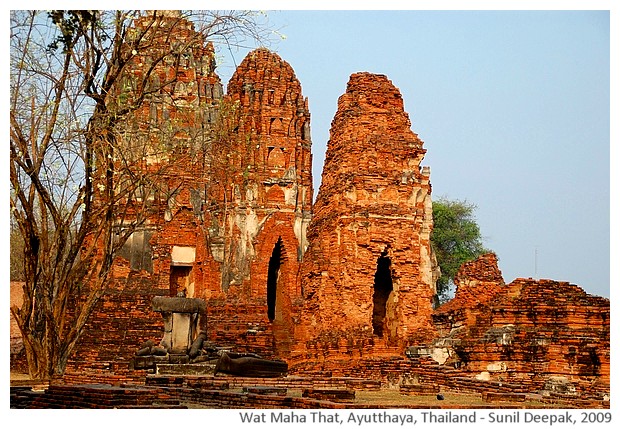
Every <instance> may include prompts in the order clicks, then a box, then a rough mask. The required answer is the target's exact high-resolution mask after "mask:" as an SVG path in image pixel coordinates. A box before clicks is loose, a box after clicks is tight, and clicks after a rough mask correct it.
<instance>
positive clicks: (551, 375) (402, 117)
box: [65, 15, 610, 401]
mask: <svg viewBox="0 0 620 429" xmlns="http://www.w3.org/2000/svg"><path fill="white" fill-rule="evenodd" d="M141 25H146V24H145V23H144V22H142V21H141V20H137V21H136V23H135V27H136V28H140V26H141ZM159 25H160V26H161V27H163V26H166V31H163V30H162V31H159V30H158V27H157V25H156V26H154V27H153V28H152V29H151V30H149V31H150V37H152V38H153V41H154V43H153V44H152V48H151V50H149V51H144V52H138V53H137V54H136V55H135V56H134V57H133V58H132V63H131V65H130V67H129V68H128V72H127V74H126V76H125V78H124V80H123V81H122V82H120V83H119V85H118V88H117V91H118V97H117V99H118V103H122V102H129V101H130V100H131V99H132V85H134V82H136V81H139V80H140V79H139V78H140V77H141V76H143V75H145V74H146V73H147V71H148V73H150V75H149V78H148V85H150V87H151V88H152V89H153V90H152V91H150V92H148V95H147V96H146V97H145V99H144V101H143V103H142V107H141V108H140V109H139V110H138V111H136V112H135V114H134V115H133V116H132V118H131V120H130V121H128V123H129V125H128V126H127V127H126V129H124V130H122V131H119V135H120V136H122V142H123V144H124V145H125V147H126V150H127V151H128V152H131V151H136V150H140V151H142V152H141V153H140V154H136V155H139V156H137V157H136V159H138V158H139V159H140V165H141V168H144V169H153V170H155V169H161V167H162V166H165V167H166V168H165V170H162V171H165V172H164V173H162V174H161V175H160V176H159V179H158V180H159V183H158V189H159V190H160V192H158V193H157V194H154V195H152V196H150V197H149V198H151V199H152V201H151V203H152V204H151V205H152V207H154V209H153V210H152V212H150V213H149V215H148V218H147V220H146V222H144V223H143V224H142V225H141V226H140V227H139V229H137V230H136V231H134V232H133V233H132V234H131V236H130V238H129V240H128V241H127V243H126V245H125V246H124V248H123V250H122V252H121V254H119V255H118V256H117V257H116V259H115V262H114V266H113V270H112V272H111V277H110V281H109V284H108V286H107V289H106V292H105V294H104V296H103V297H102V299H101V300H100V302H99V304H98V306H97V308H96V309H95V311H94V312H93V314H92V316H91V318H90V321H89V322H88V324H87V327H86V330H85V332H84V334H83V335H82V337H81V339H80V343H79V346H78V349H77V352H76V353H75V355H74V356H73V358H72V359H71V361H70V364H69V367H68V369H67V372H66V375H65V379H66V380H67V382H70V381H88V380H90V381H93V380H116V381H128V380H132V381H137V380H142V381H143V380H144V379H145V377H147V376H149V374H160V375H161V374H165V368H170V366H174V365H177V366H179V365H181V366H182V365H186V367H187V368H190V367H191V368H194V369H193V370H196V368H197V367H199V365H200V364H204V367H205V368H206V367H207V366H208V364H209V362H211V361H210V360H209V359H210V358H209V356H208V353H207V352H205V350H206V349H209V347H211V348H212V349H211V351H212V352H214V353H216V352H217V351H218V350H219V351H221V350H227V351H230V355H231V356H232V357H234V355H235V354H237V355H239V356H245V357H246V358H247V357H248V356H250V357H255V358H256V359H257V362H259V363H260V362H262V361H263V360H270V361H272V362H285V363H286V365H287V369H286V368H285V371H287V373H288V375H289V376H291V375H295V376H297V377H300V379H303V380H310V379H312V378H313V377H314V378H317V377H319V378H320V377H328V378H331V379H335V378H337V377H344V378H346V377H349V378H350V379H356V380H360V379H365V380H369V382H374V383H379V384H381V385H383V386H392V387H393V386H397V387H398V386H400V389H401V391H402V392H414V391H415V390H416V387H415V386H418V385H427V386H429V385H432V386H438V387H437V388H438V389H441V390H442V391H450V390H452V391H467V392H474V391H479V392H495V393H496V394H497V395H501V394H512V395H517V396H518V394H524V393H526V392H534V391H536V392H538V391H547V392H551V393H552V394H553V395H556V396H555V397H556V398H564V397H571V398H579V399H580V400H601V401H602V400H603V398H604V397H606V395H608V394H609V383H610V381H609V374H610V323H609V315H610V305H609V300H608V299H605V298H600V297H596V296H592V295H589V294H587V293H586V292H584V291H583V290H582V289H581V288H579V287H578V286H575V285H573V284H569V283H565V282H556V281H552V280H534V279H525V278H518V279H516V280H514V281H513V282H512V283H510V284H505V282H504V279H503V278H502V274H501V272H500V270H499V268H498V265H497V257H496V256H495V255H494V254H487V255H483V256H481V257H480V258H479V259H477V260H475V261H471V262H468V263H466V264H464V265H463V266H462V267H461V269H460V271H459V272H458V274H457V276H456V278H455V279H454V283H455V284H456V287H457V289H456V294H455V297H454V298H453V299H452V300H450V301H448V302H447V303H445V304H443V305H441V306H439V307H437V308H436V307H435V306H434V302H435V300H436V289H435V284H436V281H437V278H438V277H439V274H440V272H439V267H438V266H437V261H436V259H435V256H434V252H433V248H432V247H431V242H430V237H431V233H432V230H433V214H432V205H433V202H432V197H431V195H432V194H431V173H430V168H429V167H428V166H425V165H423V160H424V156H425V153H426V151H427V149H428V150H432V142H429V145H428V146H427V147H425V144H424V142H423V141H422V140H421V139H420V138H419V137H418V135H417V134H416V133H414V132H413V131H412V130H411V121H410V118H409V115H408V114H407V112H406V111H405V109H404V104H403V98H402V96H401V94H400V91H399V89H398V88H397V87H396V86H395V85H394V84H393V83H392V82H391V81H390V80H389V79H388V77H386V76H384V75H380V74H372V73H366V72H363V73H354V74H352V75H351V76H350V78H349V81H348V83H347V86H346V89H344V92H343V94H342V95H341V96H340V98H339V99H338V109H337V112H336V114H335V116H334V118H333V121H332V125H331V130H330V138H329V142H328V144H327V151H326V155H325V164H324V166H323V173H322V177H321V186H320V189H319V190H318V193H317V197H316V200H315V201H314V202H313V195H314V189H313V177H312V150H311V149H312V142H311V133H310V116H311V115H310V111H309V109H308V99H307V98H306V97H304V95H303V92H302V85H301V83H300V82H299V80H298V79H297V77H296V76H295V72H294V70H293V68H292V67H291V66H290V65H289V64H288V63H287V62H286V61H285V60H283V59H282V58H280V56H278V55H277V54H276V53H274V52H271V51H269V50H267V49H262V48H261V49H257V50H254V51H252V52H250V53H249V54H248V55H247V56H246V57H245V59H244V60H243V61H242V62H241V63H240V64H239V66H238V67H237V69H236V71H235V72H234V74H233V76H232V78H231V79H230V81H229V82H228V85H227V88H226V90H224V88H223V85H222V83H221V81H220V78H219V77H218V75H217V74H216V71H215V59H214V58H215V57H214V50H213V47H212V45H211V44H210V43H209V42H208V41H207V40H204V38H202V37H201V36H200V35H199V34H198V33H197V32H195V31H194V30H193V26H192V24H191V23H190V22H188V21H185V20H184V19H182V18H180V17H178V16H174V15H164V16H163V17H161V18H160V21H159ZM170 28H174V32H173V33H171V32H170ZM128 37H129V38H131V34H129V35H128ZM171 44H176V46H178V54H177V55H175V56H169V57H166V58H165V59H164V60H163V61H161V62H156V58H158V56H160V55H161V54H162V52H164V51H163V50H162V49H163V48H162V47H166V49H169V47H170V45H171ZM151 67H154V69H151ZM128 100H129V101H128ZM144 142H147V144H146V145H145V144H144ZM144 147H148V148H149V149H148V150H145V149H144ZM138 148H139V149H138ZM119 227H120V228H122V225H119ZM207 345H208V346H207ZM139 349H140V353H137V352H136V351H137V350H139ZM199 349H200V350H199ZM259 358H260V359H259ZM220 360H221V359H220ZM231 362H232V363H230V362H229V363H227V364H226V365H227V366H226V368H228V367H232V366H234V365H233V364H234V359H232V360H231ZM218 365H224V364H222V363H218ZM272 369H273V368H272ZM223 371H224V372H225V369H224V370H223ZM230 371H232V370H230ZM215 372H217V371H215ZM213 373H214V371H213V368H212V369H211V372H210V374H211V377H212V378H213V379H217V377H214V376H213ZM304 377H306V378H304Z"/></svg>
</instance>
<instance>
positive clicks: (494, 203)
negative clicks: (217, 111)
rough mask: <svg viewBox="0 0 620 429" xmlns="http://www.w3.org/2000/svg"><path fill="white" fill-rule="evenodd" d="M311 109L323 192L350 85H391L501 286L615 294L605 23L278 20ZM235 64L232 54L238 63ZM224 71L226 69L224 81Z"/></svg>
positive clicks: (428, 15)
mask: <svg viewBox="0 0 620 429" xmlns="http://www.w3.org/2000/svg"><path fill="white" fill-rule="evenodd" d="M269 17H270V21H271V23H272V24H273V25H274V26H275V27H277V28H280V29H281V32H282V33H283V34H284V35H285V36H286V39H285V40H283V41H281V42H279V43H278V44H277V45H274V46H272V49H274V50H275V51H276V52H278V54H279V55H280V56H281V57H282V58H283V59H284V60H286V61H287V62H288V63H290V64H291V65H292V67H293V69H294V70H295V72H296V74H297V77H298V78H299V80H300V81H301V84H302V90H303V94H304V96H306V97H308V98H309V104H310V112H311V115H312V119H311V128H312V142H313V147H312V151H313V154H314V166H313V174H314V181H315V187H316V191H318V188H319V184H320V180H321V171H322V165H323V159H324V153H325V148H326V144H327V141H328V139H329V128H330V124H331V120H332V118H333V116H334V113H335V111H336V105H337V100H338V97H339V96H340V95H341V94H342V93H343V92H344V91H345V87H346V83H347V81H348V79H349V76H350V75H351V74H352V73H354V72H358V71H370V72H374V73H382V74H386V75H387V76H388V77H389V78H390V79H391V80H392V82H393V83H394V84H395V85H396V86H397V87H398V88H399V89H400V91H401V93H402V95H403V98H404V100H405V109H406V110H407V112H408V113H409V115H410V118H411V122H412V129H413V130H414V131H415V132H416V133H418V134H419V136H420V138H422V140H423V141H424V145H425V148H426V149H427V154H426V157H425V159H424V161H423V165H428V166H430V167H431V183H432V185H433V196H434V198H438V197H440V196H445V197H447V198H449V199H459V200H467V201H468V202H470V203H473V204H475V205H476V206H477V209H476V218H477V220H478V224H479V226H480V228H481V232H482V234H483V236H484V244H485V246H486V247H488V248H490V249H492V250H493V251H495V252H496V253H497V254H498V256H499V265H500V269H501V270H502V273H503V275H504V279H505V280H506V282H510V281H512V280H514V279H515V278H517V277H535V278H550V279H554V280H565V281H570V282H571V283H574V284H578V285H580V286H581V287H583V288H584V289H585V290H586V291H588V292H590V293H593V294H596V295H602V296H606V297H609V296H610V168H609V166H610V119H609V118H610V56H609V52H610V15H609V12H608V11H590V10H584V11H559V10H558V11H473V10H471V11H277V12H276V11H274V12H269ZM242 59H243V54H242V53H240V54H237V55H236V56H235V60H236V61H237V63H238V62H240V61H241V60H242ZM231 73H232V66H231V62H230V57H228V58H226V57H224V63H222V66H221V69H220V75H221V76H222V78H223V80H224V82H225V83H226V81H227V79H228V77H229V76H230V74H231Z"/></svg>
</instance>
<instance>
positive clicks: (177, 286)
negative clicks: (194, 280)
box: [170, 265, 192, 296]
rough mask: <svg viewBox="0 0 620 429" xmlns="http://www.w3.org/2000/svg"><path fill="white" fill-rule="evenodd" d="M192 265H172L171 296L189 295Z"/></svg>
mask: <svg viewBox="0 0 620 429" xmlns="http://www.w3.org/2000/svg"><path fill="white" fill-rule="evenodd" d="M191 273H192V267H186V266H175V265H172V266H171V267H170V296H187V293H188V290H187V289H188V286H189V283H190V275H191Z"/></svg>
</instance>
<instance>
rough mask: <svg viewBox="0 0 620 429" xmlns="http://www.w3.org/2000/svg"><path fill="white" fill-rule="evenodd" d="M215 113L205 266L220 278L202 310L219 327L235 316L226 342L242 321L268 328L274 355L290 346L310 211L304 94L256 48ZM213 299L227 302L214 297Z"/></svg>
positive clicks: (281, 65) (281, 66) (278, 63)
mask: <svg viewBox="0 0 620 429" xmlns="http://www.w3.org/2000/svg"><path fill="white" fill-rule="evenodd" d="M220 115H221V117H222V118H224V117H225V116H226V115H229V117H230V120H231V121H232V124H233V129H232V130H231V131H232V132H231V134H230V135H229V136H226V137H227V138H226V139H225V140H223V141H222V142H221V143H222V147H221V150H219V151H216V152H214V154H216V155H217V156H218V159H214V160H213V162H214V163H219V165H220V167H219V168H220V170H216V171H214V172H213V173H212V175H213V180H214V181H215V183H214V186H213V189H212V190H210V192H209V195H210V198H211V199H213V200H216V201H217V204H219V205H218V206H217V207H215V206H214V205H213V204H210V210H209V217H210V220H209V231H208V234H209V239H208V241H209V249H208V250H210V253H211V255H212V256H213V258H214V259H215V260H216V261H217V262H219V264H220V267H221V268H220V269H221V271H220V273H217V272H212V273H211V276H212V277H215V278H217V279H221V280H220V281H218V284H217V285H216V284H213V282H210V286H209V290H208V291H206V296H207V297H212V298H213V300H212V301H211V303H212V304H213V305H208V308H210V310H209V312H210V314H211V317H210V318H211V320H219V321H220V322H221V323H222V324H225V325H226V326H230V325H231V321H233V320H239V322H240V323H239V325H238V326H237V327H236V329H232V330H230V331H229V332H227V333H226V334H225V335H227V337H226V339H228V340H230V341H237V339H238V337H239V335H246V332H247V330H248V325H250V326H251V327H252V330H253V331H257V332H259V333H270V332H272V333H273V338H272V339H271V340H269V339H266V340H265V341H272V343H270V344H268V346H273V347H274V349H275V350H277V351H278V353H279V354H280V353H283V352H286V351H287V350H288V349H289V347H290V343H291V342H292V340H293V314H294V313H295V314H296V313H298V312H299V309H300V302H301V289H300V282H299V277H298V274H299V267H300V262H301V260H302V257H303V254H304V252H305V250H306V247H307V242H306V228H307V225H308V223H309V222H310V217H311V209H312V197H313V189H312V158H311V153H310V146H311V141H310V113H309V111H308V102H307V99H305V98H304V97H303V96H302V93H301V85H300V83H299V81H298V80H297V78H296V77H295V73H294V72H293V69H292V68H291V66H290V65H289V64H288V63H286V62H285V61H283V60H282V59H281V58H280V57H279V56H278V55H276V54H274V53H272V52H270V51H268V50H266V49H258V50H255V51H253V52H250V53H249V54H248V55H247V56H246V58H245V59H244V60H243V61H242V63H241V64H240V65H239V67H238V68H237V70H236V71H235V73H234V75H233V76H232V78H231V80H230V82H229V84H228V90H227V96H226V98H225V100H224V102H223V103H222V106H221V113H220ZM214 144H218V142H217V141H215V142H214ZM222 162H224V163H226V162H227V163H228V164H223V163H222ZM218 297H219V298H222V299H224V300H225V301H226V302H227V303H228V304H229V303H230V302H231V301H234V302H235V303H237V304H236V307H234V308H232V309H231V310H232V311H230V309H229V310H227V307H226V306H217V305H215V304H216V302H217V299H218ZM295 317H296V316H295ZM214 326H217V324H216V325H214ZM258 337H260V335H258ZM223 338H225V337H221V339H223ZM253 338H254V339H256V338H257V335H255V334H253ZM215 339H217V338H215Z"/></svg>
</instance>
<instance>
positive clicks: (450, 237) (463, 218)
mask: <svg viewBox="0 0 620 429" xmlns="http://www.w3.org/2000/svg"><path fill="white" fill-rule="evenodd" d="M475 209H476V205H475V204H471V203H469V202H467V201H465V200H463V201H459V200H448V199H447V198H445V197H442V198H440V199H439V200H437V201H433V222H434V227H433V233H432V234H431V245H432V247H433V250H434V251H435V255H436V257H437V264H438V265H439V268H440V269H441V276H440V277H439V279H438V280H437V296H438V298H439V301H440V302H445V301H447V300H448V299H449V298H450V293H451V288H452V286H453V280H454V276H455V274H456V272H457V271H458V269H459V267H460V266H461V265H462V264H463V263H464V262H467V261H471V260H474V259H476V258H477V257H478V256H480V255H482V254H484V253H488V252H489V250H488V249H486V248H485V247H484V246H483V245H482V236H481V234H480V228H479V227H478V223H477V222H476V219H475V217H474V211H475Z"/></svg>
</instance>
